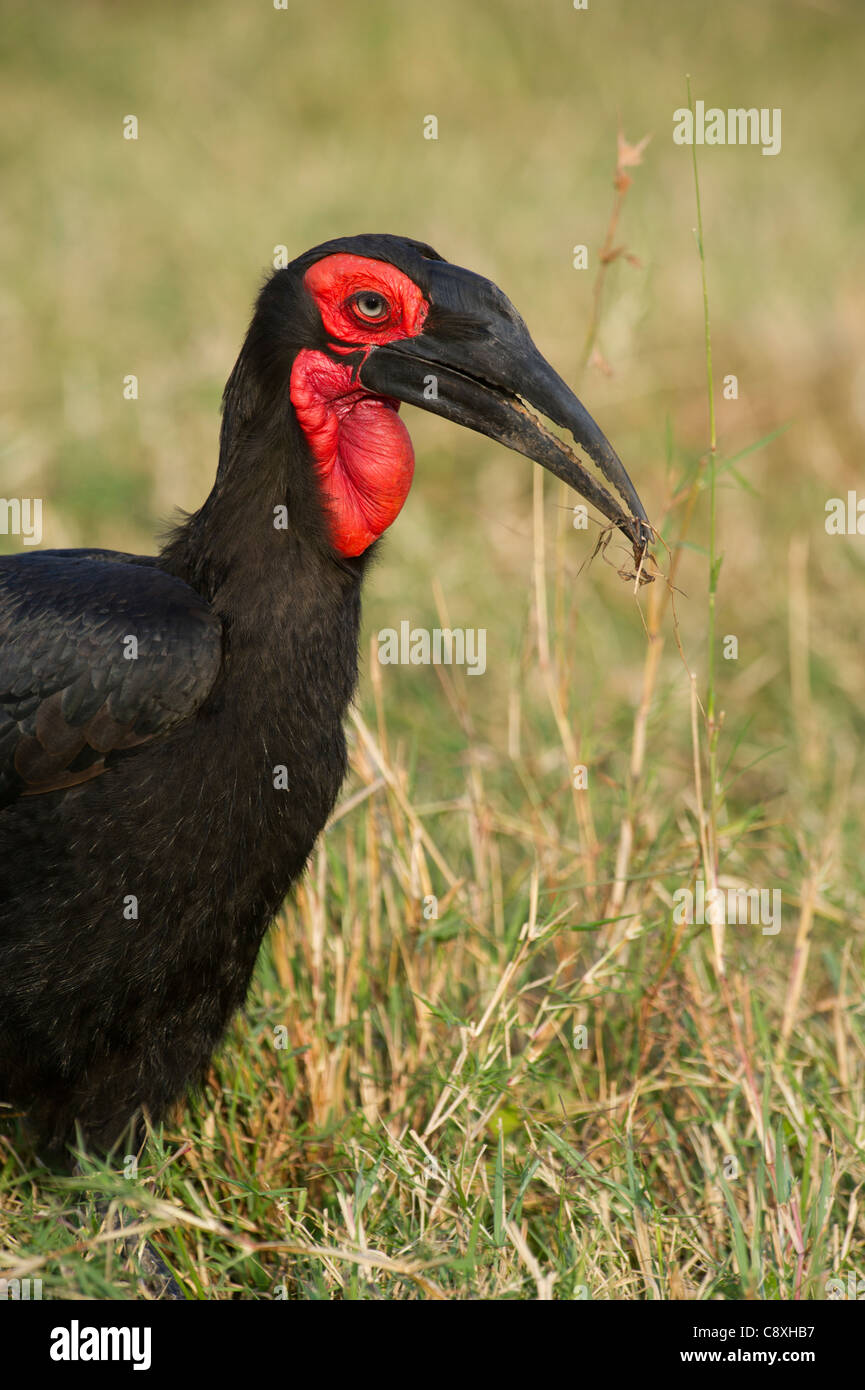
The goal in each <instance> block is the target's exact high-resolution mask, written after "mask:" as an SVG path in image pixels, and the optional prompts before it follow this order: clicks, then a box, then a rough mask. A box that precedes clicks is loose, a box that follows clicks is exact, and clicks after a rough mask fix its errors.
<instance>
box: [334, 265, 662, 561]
mask: <svg viewBox="0 0 865 1390" xmlns="http://www.w3.org/2000/svg"><path fill="white" fill-rule="evenodd" d="M428 273H429V277H430V281H431V295H430V300H431V309H430V312H429V315H428V318H427V320H426V322H425V324H424V328H423V332H421V333H419V334H417V335H416V336H415V337H413V338H402V339H399V340H397V341H395V342H392V343H388V344H386V345H383V346H380V347H374V348H372V349H371V350H370V352H369V353H368V354H367V356H366V359H365V361H364V362H363V364H362V365H361V367H360V371H359V378H360V382H361V384H362V385H363V386H364V387H365V388H366V389H367V390H368V391H373V392H375V393H377V394H380V395H385V396H392V397H395V398H396V399H397V400H400V401H405V402H407V403H408V404H411V405H416V406H419V407H420V408H421V409H422V410H430V411H432V412H433V413H434V414H436V415H443V416H445V418H446V419H448V420H453V421H454V422H455V423H456V424H459V425H465V426H467V427H468V428H469V429H473V430H476V431H478V432H479V433H480V434H485V435H488V436H489V437H490V438H491V439H495V440H496V441H497V442H498V443H500V444H504V445H505V446H506V447H507V448H509V449H515V450H516V451H517V452H518V453H521V454H525V455H526V457H527V458H530V459H533V460H534V461H535V462H536V463H539V464H541V465H542V466H543V467H544V468H547V469H549V471H550V472H551V473H554V474H555V475H556V477H558V478H562V479H563V480H564V481H565V482H566V483H568V484H569V486H570V487H572V488H574V490H575V491H576V492H578V493H579V494H580V495H581V496H582V497H584V498H585V499H586V501H588V502H591V503H592V505H593V506H595V507H596V508H597V509H598V511H599V512H601V513H602V514H603V515H604V516H605V517H606V518H607V520H608V521H611V522H612V523H613V524H614V525H615V526H617V527H618V528H619V530H620V531H622V532H623V534H624V535H626V536H627V537H628V539H629V540H630V541H631V543H632V545H633V549H634V561H635V564H636V565H637V567H638V568H639V566H640V564H641V561H642V559H643V556H644V554H645V552H646V549H647V547H648V546H649V545H650V544H651V542H652V540H653V538H654V532H653V529H652V527H651V525H650V523H649V520H648V518H647V516H646V513H645V510H644V508H643V504H642V502H641V501H640V499H639V496H638V495H637V492H636V489H635V488H634V485H633V483H632V482H631V480H630V478H629V477H628V475H627V473H626V472H625V468H624V466H623V464H622V462H621V460H620V459H619V457H618V455H617V454H616V452H615V450H614V449H613V447H612V445H611V444H610V443H609V441H608V440H607V438H606V436H605V435H604V434H603V433H602V432H601V430H600V429H599V428H598V426H597V425H596V424H595V422H594V420H593V419H592V417H591V416H590V415H589V413H588V411H587V410H586V409H585V407H584V406H583V405H582V403H581V402H580V401H579V400H578V399H577V397H576V396H575V395H574V393H573V391H571V389H570V388H569V387H568V386H567V385H566V384H565V382H564V381H563V380H562V378H561V377H560V376H559V375H558V373H557V372H555V371H554V370H553V368H552V367H551V366H550V364H549V363H548V362H547V361H546V360H545V358H543V357H542V356H541V354H540V352H538V349H537V348H536V347H535V344H534V343H533V342H532V339H531V337H530V335H529V331H528V329H527V328H526V325H525V323H524V322H523V320H522V319H521V318H520V316H519V314H518V313H517V311H516V310H515V309H514V307H513V305H512V304H511V302H510V300H508V299H507V297H506V296H505V295H504V294H503V293H502V291H501V290H500V289H499V288H498V287H497V286H496V285H494V284H493V283H492V281H490V280H486V279H484V278H483V277H482V276H480V275H475V274H474V273H473V272H471V271H468V270H464V269H462V268H461V267H460V266H454V265H451V264H450V263H449V262H447V261H441V262H432V263H429V264H428ZM532 412H537V413H538V414H539V415H542V416H544V417H545V419H547V420H550V421H552V422H553V423H554V424H556V425H558V426H559V427H560V428H562V429H566V430H567V431H568V432H569V433H570V434H571V435H572V436H573V438H574V440H575V441H576V443H577V444H578V445H579V446H580V447H581V448H582V449H583V450H584V451H585V453H586V454H587V455H588V456H589V458H590V459H591V460H592V461H593V462H594V463H595V464H596V465H597V467H598V469H599V470H600V472H601V474H602V475H603V477H604V478H605V479H606V481H607V482H608V483H610V484H611V486H612V487H613V488H614V489H615V491H616V492H617V493H618V496H619V498H620V499H621V502H620V501H618V500H617V499H616V498H615V497H614V496H613V495H612V494H611V493H610V492H609V491H608V490H607V489H606V488H605V487H604V486H603V484H602V483H601V482H600V481H599V480H598V479H597V478H595V477H594V476H593V475H592V474H591V473H589V472H588V471H587V469H585V468H584V467H583V465H582V464H581V463H580V461H579V459H578V457H577V455H576V454H575V453H574V451H573V450H572V449H571V448H570V447H569V445H567V444H566V443H565V441H564V440H562V439H560V438H558V436H556V435H555V434H553V433H552V432H551V431H550V430H548V429H546V428H545V426H544V425H543V423H542V421H540V420H538V419H537V418H536V417H535V415H534V414H533V413H532ZM623 504H624V505H623Z"/></svg>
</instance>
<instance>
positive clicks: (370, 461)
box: [290, 253, 429, 555]
mask: <svg viewBox="0 0 865 1390" xmlns="http://www.w3.org/2000/svg"><path fill="white" fill-rule="evenodd" d="M303 279H304V284H305V285H306V288H307V289H308V290H309V292H310V294H311V295H312V296H313V298H314V299H315V301H316V304H317V305H318V308H319V312H320V313H321V319H322V323H323V324H324V327H325V329H326V331H327V333H328V334H332V335H333V337H334V339H341V340H343V342H347V343H350V344H351V345H352V347H345V346H342V345H340V344H339V343H335V344H334V347H335V350H336V351H337V352H351V351H352V350H353V348H356V347H364V346H365V347H367V348H371V347H377V346H379V345H380V344H382V343H392V342H394V341H395V340H396V339H398V338H412V337H414V335H415V334H417V333H420V331H421V329H422V328H423V323H424V320H425V318H426V316H427V313H428V310H429V304H428V302H427V300H426V299H425V298H424V296H423V294H422V293H421V291H420V290H419V289H418V287H417V285H416V284H415V283H414V281H413V280H410V279H409V277H408V276H407V275H404V274H403V272H402V271H401V270H397V269H396V267H395V266H392V265H388V264H387V263H386V262H385V261H375V260H370V259H368V258H367V257H365V256H350V255H346V254H342V253H340V254H337V255H334V256H326V257H325V258H324V259H323V260H321V261H316V262H315V264H314V265H311V266H310V268H309V270H308V271H307V272H306V274H305V275H304V277H303ZM362 292H366V293H368V294H375V295H380V296H383V298H384V299H385V300H386V301H387V305H388V312H387V314H386V315H384V316H383V317H382V318H380V319H369V318H366V317H364V315H363V314H362V313H361V312H360V309H359V308H358V306H357V305H356V304H355V303H354V301H353V298H352V297H353V296H355V295H358V294H360V293H362ZM290 394H291V403H292V405H293V406H294V409H295V413H296V415H297V418H298V420H299V421H300V426H301V429H302V430H303V432H304V434H305V435H306V438H307V441H308V442H309V446H310V448H311V450H312V455H313V459H314V461H315V467H316V470H317V472H318V475H319V478H320V479H321V482H322V486H323V491H324V495H325V498H326V501H327V505H328V512H329V523H330V538H331V543H332V544H333V547H334V549H335V550H337V551H338V552H339V553H340V555H361V554H362V553H363V551H364V550H366V549H367V547H368V546H370V545H372V543H373V541H375V540H377V539H378V537H379V536H380V535H381V534H382V532H383V531H386V530H387V528H388V526H390V524H391V522H392V521H394V520H395V519H396V517H397V516H398V515H399V513H400V511H401V509H402V505H403V503H404V502H405V499H406V497H407V496H408V491H409V488H410V487H411V482H412V476H413V474H414V450H413V449H412V446H411V440H410V439H409V436H408V431H407V429H406V427H405V425H404V424H403V422H402V421H401V420H400V418H399V416H398V415H397V411H398V410H399V401H395V400H392V399H391V398H390V397H388V396H376V395H374V394H373V393H372V392H371V391H366V390H365V389H364V388H363V387H362V386H361V385H360V383H359V382H358V380H357V369H356V368H354V367H352V366H351V365H350V364H349V363H342V362H337V361H334V359H333V358H332V357H330V356H328V354H327V353H325V352H318V351H315V350H313V349H312V348H303V349H302V350H301V351H300V352H299V353H298V354H297V357H296V358H295V361H294V366H293V368H292V371H291V384H290Z"/></svg>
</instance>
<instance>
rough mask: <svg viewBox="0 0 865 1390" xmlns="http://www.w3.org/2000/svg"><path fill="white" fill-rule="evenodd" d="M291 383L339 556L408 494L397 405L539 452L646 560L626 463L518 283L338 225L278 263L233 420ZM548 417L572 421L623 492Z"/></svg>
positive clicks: (642, 520)
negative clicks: (507, 289)
mask: <svg viewBox="0 0 865 1390" xmlns="http://www.w3.org/2000/svg"><path fill="white" fill-rule="evenodd" d="M286 376H287V377H288V381H287V383H286ZM286 384H287V387H288V395H289V398H290V404H291V407H292V409H293V414H294V417H295V420H296V422H297V425H298V426H299V429H300V433H301V436H302V439H303V440H304V442H305V445H306V450H307V452H308V455H309V460H310V462H311V465H312V471H313V473H314V475H315V477H316V479H317V483H318V488H319V491H320V495H321V497H322V498H323V500H324V503H325V511H326V516H327V530H328V534H329V540H330V543H331V545H332V546H333V548H334V550H336V551H337V552H338V553H339V554H340V555H341V556H357V555H361V554H362V553H363V552H364V551H365V550H367V548H368V547H369V546H370V545H371V544H372V543H373V542H374V541H375V540H377V539H378V537H379V536H380V535H381V534H382V532H383V531H385V530H386V529H387V527H388V526H390V524H391V523H392V522H393V521H394V520H395V518H396V516H397V515H398V513H399V512H400V510H401V508H402V506H403V503H404V502H405V499H406V497H407V495H408V491H409V488H410V487H411V482H412V476H413V472H414V453H413V450H412V445H411V440H410V439H409V435H408V431H407V429H406V427H405V424H404V423H403V421H402V420H401V419H400V417H399V415H398V411H399V406H400V403H401V402H407V403H410V404H412V405H416V406H419V407H420V408H421V409H422V410H430V411H433V412H434V413H435V414H437V415H443V416H445V418H446V419H449V420H453V421H455V422H456V423H457V424H460V425H466V426H468V427H469V428H470V429H473V430H477V431H479V432H480V433H481V434H486V435H488V436H489V437H490V438H492V439H494V440H496V441H498V442H499V443H501V444H504V445H506V446H507V447H508V448H510V449H515V450H517V451H518V452H519V453H522V454H525V455H526V456H527V457H528V458H531V459H534V460H535V461H536V462H537V463H539V464H542V465H543V467H545V468H547V469H549V470H550V472H552V473H554V474H555V475H556V476H557V477H559V478H562V479H564V481H565V482H566V483H568V484H569V485H570V486H571V487H573V488H574V489H575V490H576V491H577V492H578V493H580V494H581V495H582V496H583V497H584V498H585V499H586V500H587V501H589V502H591V503H592V504H593V505H594V506H595V507H596V508H597V509H598V511H600V512H601V513H602V514H603V515H604V516H605V517H606V518H607V519H608V520H609V521H610V522H612V523H613V524H614V525H615V526H617V527H618V528H619V529H620V530H621V531H622V532H623V533H624V534H625V535H626V536H627V537H628V538H629V539H630V541H631V543H632V545H633V547H634V553H635V557H638V556H639V557H642V554H643V553H644V551H645V549H646V546H647V545H648V544H649V542H650V541H651V539H652V528H651V526H650V525H649V522H648V519H647V517H646V513H645V511H644V509H643V505H642V503H641V502H640V499H639V497H638V496H637V493H636V491H635V489H634V487H633V484H632V483H631V480H630V478H629V477H628V475H627V473H626V472H625V469H624V467H623V465H622V463H621V461H620V460H619V458H618V456H617V455H616V453H615V451H614V450H613V448H612V446H611V445H610V444H609V442H608V441H607V439H606V438H605V436H604V435H603V434H602V432H601V431H600V429H599V428H598V426H597V425H596V424H595V422H594V420H593V419H592V418H591V416H590V415H589V414H588V412H587V411H586V410H585V408H584V407H583V405H582V404H581V403H580V401H579V400H578V399H577V397H576V396H575V395H574V394H573V392H572V391H571V390H570V389H569V387H568V386H566V385H565V383H564V381H563V380H562V379H561V377H560V376H558V375H557V373H556V372H555V371H554V370H553V368H552V367H551V366H550V365H549V363H548V362H547V361H546V360H545V359H544V358H543V357H542V356H541V354H540V352H539V351H538V349H537V348H536V347H535V345H534V343H533V342H532V339H531V337H530V335H529V332H528V329H527V328H526V325H525V323H524V322H523V320H522V319H521V317H520V315H519V314H518V313H517V311H516V309H515V308H514V306H513V305H512V304H511V302H510V300H509V299H508V298H507V296H506V295H504V294H503V293H502V291H501V290H500V289H499V288H498V287H497V286H496V285H494V284H493V283H492V282H491V281H490V280H486V279H484V278H483V276H481V275H476V274H474V273H473V272H472V271H469V270H464V269H463V268H462V267H461V266H457V265H452V264H451V263H450V262H449V261H446V260H443V259H442V257H441V256H439V255H438V254H437V253H436V252H435V251H433V250H432V248H431V247H429V246H425V245H423V244H422V243H420V242H416V241H411V240H408V239H407V238H403V237H395V236H376V235H368V236H355V237H340V238H338V239H337V240H334V241H329V242H325V243H324V244H323V245H321V246H317V247H315V248H314V249H313V250H311V251H307V252H306V253H305V255H303V256H300V257H298V259H297V260H295V261H293V262H292V263H291V264H290V265H288V266H287V267H285V269H282V270H278V271H276V272H275V274H274V275H272V276H271V278H270V279H269V280H268V282H267V284H266V285H265V286H264V288H263V290H262V292H261V295H260V296H259V301H258V305H257V308H256V313H255V316H254V318H253V321H252V325H251V327H250V331H249V335H248V337H247V341H246V344H245V346H244V351H243V353H242V354H241V358H240V359H239V361H238V365H237V367H236V368H235V372H234V374H233V376H232V379H231V380H230V381H229V384H228V387H227V388H226V406H225V409H226V420H227V422H228V417H229V414H231V415H232V419H231V420H230V422H229V423H230V426H231V430H232V432H234V431H235V430H236V429H237V427H238V425H240V426H242V425H243V424H244V423H247V424H248V423H250V422H251V419H252V417H253V416H254V415H255V414H256V413H257V412H258V411H259V410H260V408H261V404H262V402H263V401H265V400H267V399H268V398H269V399H271V400H272V399H273V398H274V396H275V395H277V394H279V395H281V397H282V399H283V400H284V399H285V389H286ZM538 416H542V417H544V418H545V419H546V420H549V421H552V422H553V423H554V424H555V425H558V426H559V427H560V428H562V429H564V430H567V431H568V432H569V433H570V435H571V436H572V437H573V439H574V440H575V441H576V443H577V444H578V445H579V446H580V447H581V448H582V449H583V451H584V452H585V453H586V454H587V455H588V457H589V458H590V459H591V460H592V461H593V463H594V464H595V465H596V466H597V468H598V469H599V471H600V473H601V474H602V475H603V477H604V478H605V479H606V481H607V482H608V483H610V484H611V485H612V487H613V489H614V490H615V492H616V493H617V494H618V499H617V498H616V497H613V496H612V495H611V493H610V492H608V491H607V489H606V488H605V487H604V486H603V484H602V483H601V481H600V480H599V479H598V478H597V477H595V476H594V475H593V474H591V473H589V472H588V471H587V469H586V468H584V467H583V465H582V464H581V462H580V460H579V458H578V457H577V455H576V453H575V451H574V450H573V448H572V447H571V446H570V445H569V444H568V443H566V442H565V441H564V440H563V439H561V438H559V437H558V436H557V435H555V434H554V433H552V432H551V431H550V430H549V429H547V428H546V427H545V425H544V424H543V422H542V420H541V419H539V418H538ZM244 417H246V418H245V421H244ZM223 440H224V442H225V426H224V435H223Z"/></svg>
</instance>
